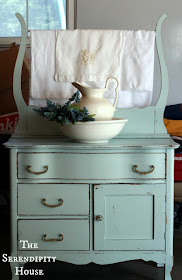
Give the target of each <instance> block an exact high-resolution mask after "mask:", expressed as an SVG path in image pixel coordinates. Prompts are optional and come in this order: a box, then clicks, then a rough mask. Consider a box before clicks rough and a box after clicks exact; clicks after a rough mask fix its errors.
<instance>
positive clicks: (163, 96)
mask: <svg viewBox="0 0 182 280" xmlns="http://www.w3.org/2000/svg"><path fill="white" fill-rule="evenodd" d="M166 18H167V15H166V14H164V15H162V16H161V17H160V18H159V20H158V23H157V26H156V46H157V52H158V58H159V62H160V70H161V93H160V97H159V100H158V102H157V105H156V107H159V106H162V107H165V106H166V102H167V97H168V90H169V80H168V71H167V67H166V62H165V58H164V52H163V49H162V41H161V27H162V23H163V21H164V20H165V19H166Z"/></svg>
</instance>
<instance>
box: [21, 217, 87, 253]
mask: <svg viewBox="0 0 182 280" xmlns="http://www.w3.org/2000/svg"><path fill="white" fill-rule="evenodd" d="M44 235H46V237H45V239H46V240H49V242H48V241H43V238H44ZM60 235H61V236H60ZM62 237H63V240H62ZM52 239H53V240H52ZM55 239H56V241H55ZM20 240H28V242H29V243H38V249H32V248H31V249H23V243H22V242H21V243H20ZM59 240H60V241H59ZM18 244H19V245H18V246H19V250H24V251H26V250H51V251H52V250H57V251H60V250H89V220H34V221H32V220H19V221H18Z"/></svg>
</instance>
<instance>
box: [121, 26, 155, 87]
mask: <svg viewBox="0 0 182 280" xmlns="http://www.w3.org/2000/svg"><path fill="white" fill-rule="evenodd" d="M154 45H155V31H145V30H138V31H133V30H125V31H124V38H123V53H122V57H121V76H120V90H122V91H126V90H142V91H152V90H153V71H154Z"/></svg>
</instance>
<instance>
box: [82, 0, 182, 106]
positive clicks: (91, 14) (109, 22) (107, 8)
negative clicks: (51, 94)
mask: <svg viewBox="0 0 182 280" xmlns="http://www.w3.org/2000/svg"><path fill="white" fill-rule="evenodd" d="M164 13H166V14H167V15H168V17H167V19H166V20H165V22H164V23H163V29H162V42H163V49H164V55H165V58H166V64H167V67H168V71H169V84H170V85H169V97H168V103H167V104H168V105H169V104H177V103H182V1H181V0H151V1H150V0H77V28H80V29H89V28H92V29H133V30H138V29H145V30H154V29H155V25H156V22H157V20H158V18H159V17H160V16H161V15H162V14H164ZM159 91H160V72H159V67H158V62H157V59H155V75H154V99H153V104H155V103H156V100H157V98H158V92H159Z"/></svg>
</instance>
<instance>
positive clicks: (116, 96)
mask: <svg viewBox="0 0 182 280" xmlns="http://www.w3.org/2000/svg"><path fill="white" fill-rule="evenodd" d="M109 79H114V80H115V81H116V82H117V85H116V88H115V93H116V95H115V101H114V105H113V107H114V108H116V104H117V101H118V91H117V88H118V86H119V82H118V79H117V78H116V77H113V76H111V77H109V78H107V80H106V85H105V88H108V81H109Z"/></svg>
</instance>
